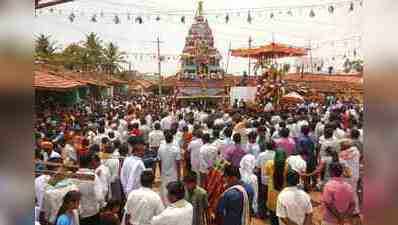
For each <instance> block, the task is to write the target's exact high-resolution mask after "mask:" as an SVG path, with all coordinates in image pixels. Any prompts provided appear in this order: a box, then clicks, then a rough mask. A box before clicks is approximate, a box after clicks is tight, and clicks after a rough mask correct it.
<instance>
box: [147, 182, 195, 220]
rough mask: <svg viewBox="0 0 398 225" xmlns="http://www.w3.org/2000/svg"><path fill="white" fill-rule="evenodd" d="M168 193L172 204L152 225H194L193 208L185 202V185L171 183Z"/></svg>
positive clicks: (168, 186)
mask: <svg viewBox="0 0 398 225" xmlns="http://www.w3.org/2000/svg"><path fill="white" fill-rule="evenodd" d="M167 192H168V194H167V197H168V201H169V202H170V203H171V204H170V205H169V206H167V208H166V209H165V210H164V211H163V212H162V213H161V214H160V215H158V216H155V217H154V218H153V219H152V222H151V225H171V224H173V225H192V221H193V207H192V205H191V203H189V202H187V201H186V200H184V197H185V188H184V184H183V183H182V182H180V181H174V182H170V183H169V184H168V185H167Z"/></svg>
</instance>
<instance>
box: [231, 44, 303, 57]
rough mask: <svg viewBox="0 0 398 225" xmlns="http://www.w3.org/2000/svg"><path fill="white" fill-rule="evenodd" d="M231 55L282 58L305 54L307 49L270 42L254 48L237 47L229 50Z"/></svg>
mask: <svg viewBox="0 0 398 225" xmlns="http://www.w3.org/2000/svg"><path fill="white" fill-rule="evenodd" d="M231 55H232V56H235V57H243V58H248V57H250V58H255V59H261V58H283V57H299V56H305V55H307V49H306V48H302V47H293V46H290V45H287V44H280V43H274V42H272V43H270V44H268V45H263V46H260V47H256V48H238V49H233V50H232V51H231Z"/></svg>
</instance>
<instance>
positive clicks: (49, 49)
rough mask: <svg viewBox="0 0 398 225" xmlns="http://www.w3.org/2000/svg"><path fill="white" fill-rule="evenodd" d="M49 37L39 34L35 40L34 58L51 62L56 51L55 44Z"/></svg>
mask: <svg viewBox="0 0 398 225" xmlns="http://www.w3.org/2000/svg"><path fill="white" fill-rule="evenodd" d="M50 39H51V36H50V35H47V36H46V35H44V34H40V35H38V36H36V39H35V58H37V59H44V60H51V59H52V57H53V56H54V54H55V51H56V50H57V47H56V46H55V44H56V42H52V41H51V40H50Z"/></svg>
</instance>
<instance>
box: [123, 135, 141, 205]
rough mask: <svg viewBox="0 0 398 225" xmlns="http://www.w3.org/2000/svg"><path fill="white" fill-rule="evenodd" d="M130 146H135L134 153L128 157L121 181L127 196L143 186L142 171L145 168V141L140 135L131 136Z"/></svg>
mask: <svg viewBox="0 0 398 225" xmlns="http://www.w3.org/2000/svg"><path fill="white" fill-rule="evenodd" d="M128 142H129V146H130V147H132V148H133V150H132V151H133V155H130V156H129V157H127V158H126V159H125V160H124V162H123V166H122V169H121V172H120V181H121V183H122V187H123V191H124V194H125V196H126V197H127V196H129V194H130V192H131V191H132V190H136V189H138V188H140V187H141V181H140V177H141V173H142V171H144V170H145V165H144V162H143V161H142V156H143V155H144V150H145V143H144V139H143V138H142V137H140V136H136V137H130V138H129V141H128Z"/></svg>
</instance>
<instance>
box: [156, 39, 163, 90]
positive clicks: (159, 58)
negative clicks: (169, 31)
mask: <svg viewBox="0 0 398 225" xmlns="http://www.w3.org/2000/svg"><path fill="white" fill-rule="evenodd" d="M156 43H157V46H158V74H159V87H158V88H159V96H161V95H162V59H161V57H160V43H161V41H160V39H159V37H158V38H157V40H156Z"/></svg>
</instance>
